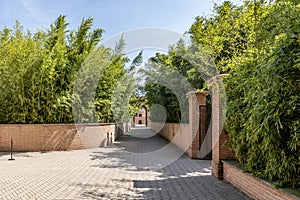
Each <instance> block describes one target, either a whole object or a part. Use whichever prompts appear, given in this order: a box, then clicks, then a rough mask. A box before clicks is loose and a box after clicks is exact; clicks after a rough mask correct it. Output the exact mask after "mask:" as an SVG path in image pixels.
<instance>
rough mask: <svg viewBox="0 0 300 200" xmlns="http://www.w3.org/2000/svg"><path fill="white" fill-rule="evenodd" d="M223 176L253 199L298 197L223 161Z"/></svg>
mask: <svg viewBox="0 0 300 200" xmlns="http://www.w3.org/2000/svg"><path fill="white" fill-rule="evenodd" d="M223 178H224V180H226V181H228V182H229V183H231V184H232V185H233V186H235V187H236V188H238V189H240V190H241V191H242V192H244V193H245V194H247V195H249V196H250V197H251V198H253V199H258V200H296V199H297V198H296V197H294V196H292V195H290V194H287V193H285V192H283V191H282V190H281V189H275V188H273V186H272V185H271V184H269V183H267V182H265V181H263V180H261V179H258V178H255V177H253V176H252V175H250V174H249V173H245V172H243V171H242V170H241V169H239V168H237V167H235V166H233V165H231V164H230V163H227V162H223Z"/></svg>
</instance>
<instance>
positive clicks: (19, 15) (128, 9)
mask: <svg viewBox="0 0 300 200" xmlns="http://www.w3.org/2000/svg"><path fill="white" fill-rule="evenodd" d="M214 2H215V3H217V4H220V3H221V2H222V0H214ZM233 2H238V0H233ZM0 3H1V6H0V13H1V15H0V29H2V28H3V27H4V26H7V27H12V26H13V25H14V23H15V20H18V21H20V22H21V25H23V26H24V28H25V29H30V30H33V31H34V30H36V29H37V28H41V29H45V28H48V27H49V25H50V24H51V23H52V22H53V21H54V20H55V19H56V18H57V17H58V16H59V15H60V14H63V15H67V20H68V22H69V23H70V26H69V28H70V29H75V28H76V27H77V26H78V25H79V24H80V22H81V20H82V18H83V17H84V18H87V17H93V18H94V26H95V27H99V28H103V29H104V30H105V33H104V35H103V38H104V39H105V38H109V37H111V36H112V35H115V34H118V33H120V32H124V31H128V30H132V29H136V28H144V27H157V28H164V29H170V30H173V31H176V32H179V33H184V32H185V31H187V30H188V29H189V27H190V26H191V25H192V23H193V21H194V18H195V17H196V16H198V15H207V14H209V13H211V11H212V8H213V1H212V0H0Z"/></svg>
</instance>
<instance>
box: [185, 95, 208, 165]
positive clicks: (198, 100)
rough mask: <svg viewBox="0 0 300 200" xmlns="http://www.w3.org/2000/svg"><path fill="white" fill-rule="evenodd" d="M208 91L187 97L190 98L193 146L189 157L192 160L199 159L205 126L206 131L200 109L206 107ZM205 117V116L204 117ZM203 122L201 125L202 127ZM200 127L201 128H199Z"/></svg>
mask: <svg viewBox="0 0 300 200" xmlns="http://www.w3.org/2000/svg"><path fill="white" fill-rule="evenodd" d="M207 95H208V91H204V92H199V91H197V92H194V91H192V92H188V93H187V96H188V98H189V133H190V134H189V135H190V136H191V137H192V138H191V140H190V141H191V145H190V146H189V149H188V156H189V157H190V158H192V159H198V158H199V149H200V145H201V144H200V141H199V140H200V139H201V135H200V134H201V133H202V132H203V130H202V129H203V128H202V127H203V126H204V129H205V119H204V121H203V120H201V119H200V116H199V111H200V107H203V106H205V105H206V96H207ZM204 116H205V115H204ZM200 122H201V125H200ZM199 127H200V128H199Z"/></svg>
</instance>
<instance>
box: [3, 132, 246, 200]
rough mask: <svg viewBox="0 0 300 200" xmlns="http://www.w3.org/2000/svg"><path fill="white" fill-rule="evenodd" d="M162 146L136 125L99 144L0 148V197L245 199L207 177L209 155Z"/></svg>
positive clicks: (224, 184)
mask: <svg viewBox="0 0 300 200" xmlns="http://www.w3.org/2000/svg"><path fill="white" fill-rule="evenodd" d="M151 136H152V137H151ZM166 146H168V142H167V141H166V140H164V139H162V138H161V137H160V136H157V135H155V134H153V132H151V131H150V130H149V129H146V128H137V129H133V130H132V131H131V132H130V133H129V134H127V135H125V136H124V137H123V138H122V139H121V140H120V141H119V143H117V144H116V145H113V146H110V147H105V148H98V149H93V150H76V151H67V152H47V153H40V152H34V153H33V152H29V153H18V154H15V155H14V157H15V159H16V160H15V161H8V158H9V155H4V154H2V155H0V199H8V200H12V199H17V200H19V199H30V200H31V199H33V200H35V199H61V200H62V199H63V200H67V199H80V200H84V199H205V200H206V199H222V200H223V199H234V200H237V199H248V197H246V196H245V195H243V194H242V193H240V192H239V191H238V190H236V189H235V188H233V187H232V186H231V185H230V184H228V183H226V182H223V181H218V180H217V179H216V178H214V177H212V176H211V174H210V173H211V172H210V170H211V169H210V161H206V160H191V159H189V158H187V156H185V155H181V156H180V157H179V158H178V159H177V157H178V155H179V154H178V153H180V151H179V150H178V149H177V148H176V147H174V146H172V145H169V148H167V150H170V152H166V151H161V149H163V148H164V147H166ZM151 152H157V153H156V154H151ZM180 154H181V153H180ZM169 157H171V158H172V159H175V160H173V161H174V162H173V161H172V159H170V158H169ZM165 160H167V161H165ZM160 162H162V163H163V165H159V164H160ZM166 165H167V166H166Z"/></svg>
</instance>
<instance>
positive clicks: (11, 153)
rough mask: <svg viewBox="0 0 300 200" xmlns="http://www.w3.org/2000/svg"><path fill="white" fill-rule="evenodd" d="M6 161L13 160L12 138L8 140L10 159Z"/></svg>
mask: <svg viewBox="0 0 300 200" xmlns="http://www.w3.org/2000/svg"><path fill="white" fill-rule="evenodd" d="M8 160H15V159H14V158H13V139H12V138H11V139H10V159H8Z"/></svg>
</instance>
